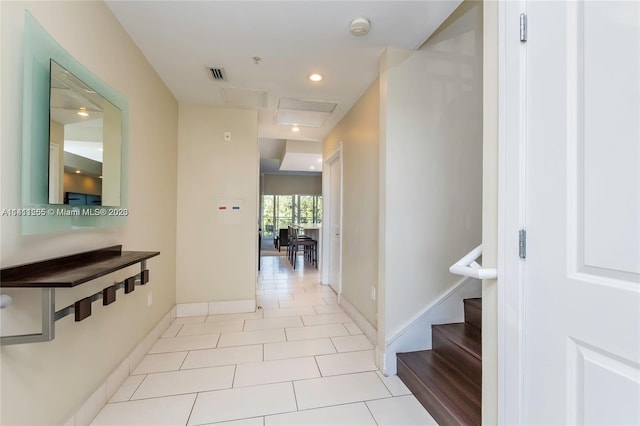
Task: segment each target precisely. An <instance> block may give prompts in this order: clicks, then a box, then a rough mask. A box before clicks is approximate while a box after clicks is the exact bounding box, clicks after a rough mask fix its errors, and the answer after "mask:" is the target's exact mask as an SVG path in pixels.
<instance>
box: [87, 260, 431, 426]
mask: <svg viewBox="0 0 640 426" xmlns="http://www.w3.org/2000/svg"><path fill="white" fill-rule="evenodd" d="M302 263H303V262H302V258H301V257H300V258H299V259H298V265H297V266H298V268H297V269H296V270H295V271H294V270H293V269H292V268H291V266H290V265H289V263H288V262H287V260H286V258H285V257H284V256H271V257H263V258H262V271H261V272H260V275H259V279H258V288H257V298H258V304H259V305H260V306H261V308H262V309H259V310H257V311H256V312H255V313H247V314H225V315H209V316H207V317H183V318H177V319H176V321H175V322H174V323H173V324H172V325H171V327H169V329H168V330H167V331H166V332H165V333H164V335H163V336H162V338H161V339H160V340H158V342H157V343H156V344H155V345H154V346H153V347H152V348H151V350H150V351H149V353H148V354H147V356H146V357H145V358H144V359H143V360H142V362H141V363H140V365H138V367H137V368H136V369H135V370H134V371H133V373H132V374H131V375H130V376H129V377H128V379H127V380H126V381H125V383H124V384H123V385H122V387H121V388H120V389H119V390H118V392H117V393H116V394H115V395H114V396H113V398H112V399H111V400H110V401H109V403H108V404H107V405H106V406H105V407H104V408H103V409H102V411H101V412H100V413H99V414H98V416H97V417H96V418H95V419H94V421H93V423H92V425H212V424H217V425H229V426H231V425H237V426H239V425H243V426H254V425H255V426H279V425H291V426H294V425H295V426H303V425H327V426H328V425H380V426H382V425H392V426H402V425H435V424H436V422H435V421H434V420H433V418H431V416H430V415H429V414H428V413H427V412H426V411H425V410H424V408H423V407H422V406H421V405H420V403H419V402H418V401H417V400H416V399H415V398H414V397H413V395H411V392H410V391H409V390H408V389H407V388H406V387H405V386H404V384H403V383H402V382H401V381H400V380H399V379H398V377H397V376H393V377H384V376H383V375H382V374H381V373H380V372H379V371H378V370H377V368H376V366H375V364H374V347H373V345H372V344H371V343H370V342H369V340H368V339H367V338H366V337H365V336H364V335H363V334H362V332H361V331H360V329H359V328H358V327H357V326H356V325H355V324H354V323H353V322H352V321H351V319H350V318H349V316H348V315H347V314H346V313H345V312H344V311H343V310H342V308H341V307H340V305H338V301H337V298H336V295H335V293H334V292H333V291H332V290H331V288H329V287H328V286H323V285H320V278H319V273H318V271H317V270H316V269H314V268H311V267H309V266H308V265H306V267H305V266H302Z"/></svg>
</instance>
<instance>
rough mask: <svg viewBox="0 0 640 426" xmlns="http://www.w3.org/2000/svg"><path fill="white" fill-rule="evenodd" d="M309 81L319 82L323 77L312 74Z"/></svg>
mask: <svg viewBox="0 0 640 426" xmlns="http://www.w3.org/2000/svg"><path fill="white" fill-rule="evenodd" d="M309 80H311V81H313V82H318V81H321V80H322V76H321V75H320V74H311V75H310V76H309Z"/></svg>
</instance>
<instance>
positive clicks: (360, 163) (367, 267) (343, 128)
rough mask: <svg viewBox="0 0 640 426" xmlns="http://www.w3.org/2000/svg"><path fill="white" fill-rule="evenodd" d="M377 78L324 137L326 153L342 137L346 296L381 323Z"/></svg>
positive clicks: (344, 287)
mask: <svg viewBox="0 0 640 426" xmlns="http://www.w3.org/2000/svg"><path fill="white" fill-rule="evenodd" d="M379 86H380V85H379V82H378V80H376V81H375V82H374V83H373V84H372V85H371V86H370V87H369V88H368V89H367V91H366V92H365V93H364V94H363V95H362V96H361V97H360V99H359V100H358V102H356V104H355V105H354V106H353V107H352V108H351V110H350V111H349V112H348V113H347V115H345V116H344V118H343V119H342V120H341V121H340V123H338V125H337V126H336V127H335V128H334V129H333V130H332V131H331V133H329V135H328V136H327V137H326V139H325V140H324V144H323V148H322V152H323V157H325V158H326V157H327V156H328V155H329V154H330V153H331V151H333V149H334V148H335V147H336V146H337V145H338V143H340V142H342V170H343V176H342V184H343V193H342V199H343V205H342V211H343V213H342V230H343V232H342V258H343V261H342V297H344V298H346V299H347V301H348V302H349V303H350V304H352V305H353V306H354V307H355V308H356V309H357V310H358V311H359V312H360V313H361V314H362V315H363V316H364V317H365V318H366V319H367V321H368V322H369V323H370V324H371V325H372V326H373V327H377V324H378V322H377V311H378V309H377V303H378V302H377V301H375V300H373V299H371V296H370V295H371V287H375V288H376V289H377V283H378V269H377V264H378V214H377V211H378V178H379V175H378V173H379V167H378V146H379V143H380V125H379V101H380V100H379V99H380V95H379Z"/></svg>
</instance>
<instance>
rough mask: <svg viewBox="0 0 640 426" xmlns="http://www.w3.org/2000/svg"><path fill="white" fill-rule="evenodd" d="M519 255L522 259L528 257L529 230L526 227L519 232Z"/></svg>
mask: <svg viewBox="0 0 640 426" xmlns="http://www.w3.org/2000/svg"><path fill="white" fill-rule="evenodd" d="M518 255H519V256H520V259H526V258H527V231H525V230H524V229H521V230H520V231H519V232H518Z"/></svg>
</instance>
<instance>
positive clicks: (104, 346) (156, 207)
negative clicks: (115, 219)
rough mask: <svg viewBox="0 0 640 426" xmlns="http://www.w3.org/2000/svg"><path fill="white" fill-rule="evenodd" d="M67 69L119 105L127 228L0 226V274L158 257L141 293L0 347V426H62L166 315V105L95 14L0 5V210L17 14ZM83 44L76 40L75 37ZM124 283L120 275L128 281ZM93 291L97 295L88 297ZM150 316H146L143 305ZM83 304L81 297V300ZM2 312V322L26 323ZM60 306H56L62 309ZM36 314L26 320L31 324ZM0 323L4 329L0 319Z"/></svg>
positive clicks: (12, 123)
mask: <svg viewBox="0 0 640 426" xmlns="http://www.w3.org/2000/svg"><path fill="white" fill-rule="evenodd" d="M25 9H28V10H29V11H30V12H31V13H32V15H33V16H34V17H35V18H36V20H38V21H39V22H40V24H41V25H42V26H43V27H44V28H45V29H46V30H47V31H48V32H49V33H50V34H51V36H52V37H53V38H54V39H56V40H57V42H58V43H60V44H61V45H62V46H63V47H64V48H65V49H66V50H67V51H68V52H69V53H70V54H71V55H72V56H73V57H74V58H76V59H77V60H78V61H79V62H80V63H82V64H83V65H84V66H86V67H87V68H88V69H89V70H91V71H92V72H93V73H95V74H96V75H97V76H98V77H99V78H101V79H102V80H103V81H105V82H106V83H107V84H108V85H110V86H112V87H114V88H115V89H116V90H118V91H119V92H120V93H122V94H123V95H124V96H126V97H127V98H128V99H129V104H130V123H131V125H130V133H129V140H130V144H129V159H130V162H129V164H130V167H129V183H128V187H129V212H130V214H129V218H128V223H127V226H125V227H122V228H114V229H84V230H77V231H69V232H61V233H55V234H43V235H30V236H28V237H23V236H22V235H21V232H20V220H19V218H15V217H2V220H1V221H0V226H1V235H2V238H1V243H0V244H1V251H0V261H1V264H2V266H3V267H7V266H11V265H16V264H20V263H26V262H30V261H36V260H42V259H46V258H51V257H56V256H62V255H65V254H70V253H75V252H80V251H84V250H90V249H96V248H99V247H104V246H108V245H112V244H118V243H122V244H123V245H124V248H125V249H129V250H158V251H160V252H161V255H160V256H159V257H156V258H154V259H151V260H150V261H149V262H148V266H149V269H150V270H151V282H150V284H149V285H148V286H147V287H145V288H144V289H136V291H134V292H133V293H131V294H128V295H126V297H125V296H124V294H122V292H121V291H119V292H118V299H117V301H116V303H114V304H113V305H110V306H109V307H102V306H99V304H98V303H94V304H93V311H94V314H93V315H92V316H91V317H89V318H87V319H86V320H84V321H82V322H79V323H75V322H74V321H73V318H72V317H67V318H64V319H62V320H60V321H58V322H57V323H56V337H55V340H53V341H52V342H47V343H36V344H22V345H14V346H4V347H2V349H1V350H0V353H1V355H2V356H1V358H2V360H1V371H2V378H1V403H2V413H1V417H0V423H2V424H6V425H20V424H41V425H52V424H62V423H64V422H65V421H66V420H67V419H68V418H69V417H70V416H71V415H72V414H73V413H74V412H75V411H76V410H77V409H78V408H79V407H80V406H81V404H82V403H83V402H84V401H85V400H86V399H87V397H89V396H90V395H91V394H92V393H93V392H94V391H95V390H96V388H97V387H98V386H99V385H100V384H102V383H103V381H104V380H105V378H106V377H107V376H108V375H109V373H110V372H111V371H113V370H114V369H115V367H116V366H118V365H119V363H120V362H121V361H122V360H123V359H124V358H125V357H126V356H127V355H128V354H129V352H130V351H131V350H132V349H133V348H134V347H135V346H136V345H138V343H139V342H140V341H141V340H142V339H143V337H144V336H145V335H146V334H147V333H148V332H149V331H150V330H151V329H152V328H153V327H154V326H155V325H156V324H157V322H158V321H159V320H160V319H161V318H162V317H163V316H165V315H166V313H167V312H168V311H169V310H170V309H171V308H172V306H174V304H175V275H176V270H175V247H176V242H175V234H176V226H175V224H176V175H177V170H176V167H177V165H176V155H177V131H178V128H177V117H178V106H177V102H176V101H175V99H174V98H173V96H172V95H171V93H170V92H169V91H168V90H167V88H166V87H165V86H164V84H163V83H162V81H161V80H160V78H159V77H158V76H157V75H156V73H155V72H154V71H153V70H152V69H151V67H150V66H149V64H148V63H147V61H146V60H145V58H144V57H143V56H142V54H141V53H140V51H139V50H138V48H137V47H136V46H135V45H134V44H133V42H132V41H131V40H130V38H129V36H128V35H127V34H126V33H125V32H124V31H123V29H122V27H121V26H120V24H119V23H118V22H117V20H116V19H115V18H114V17H113V16H112V14H111V13H110V11H109V10H108V9H107V7H106V6H105V5H104V4H103V3H102V2H87V1H82V2H73V1H72V2H33V3H31V2H7V1H3V2H0V11H1V15H2V16H1V23H2V25H1V26H0V27H1V30H0V31H1V32H2V34H1V35H2V39H1V51H2V75H1V80H0V84H1V91H2V97H1V102H2V104H1V115H0V118H1V123H2V124H1V125H0V132H1V143H0V150H1V151H0V154H1V157H0V177H1V180H0V189H1V191H0V204H1V207H2V208H18V207H20V183H19V182H20V181H21V178H20V176H21V168H20V164H21V138H22V129H21V123H22V76H23V53H22V52H23V26H24V11H25ZM79 35H83V36H79ZM129 272H131V271H129ZM115 278H117V274H112V275H109V276H107V277H104V278H103V279H101V280H98V281H97V282H95V283H88V284H86V285H83V286H79V287H78V288H76V289H72V290H60V291H57V292H56V300H57V301H58V302H59V303H58V307H61V306H60V303H65V302H72V301H74V300H76V299H77V298H80V297H84V296H86V295H88V294H87V292H88V291H96V290H97V289H99V288H101V287H99V286H101V285H104V286H106V285H108V284H109V283H112V282H113V279H115ZM96 287H99V288H97V289H96ZM149 291H152V292H153V305H152V306H151V307H149V308H147V293H148V292H149ZM89 294H90V293H89ZM38 300H39V292H38V291H37V290H35V291H33V290H23V291H21V292H18V293H17V294H14V302H15V303H16V305H17V306H19V305H20V304H22V303H23V302H27V301H34V302H36V303H38ZM13 306H14V305H12V306H10V307H9V308H7V309H4V310H3V311H2V314H1V315H2V316H3V318H5V319H6V318H8V317H9V316H10V317H11V318H12V319H14V320H15V319H16V318H20V319H24V320H25V321H30V320H34V318H33V317H31V316H30V315H31V314H30V313H29V312H27V311H22V310H20V309H18V310H15V309H13V310H12V307H13ZM62 306H64V305H62ZM37 315H39V314H36V316H37ZM3 322H4V319H3Z"/></svg>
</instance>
